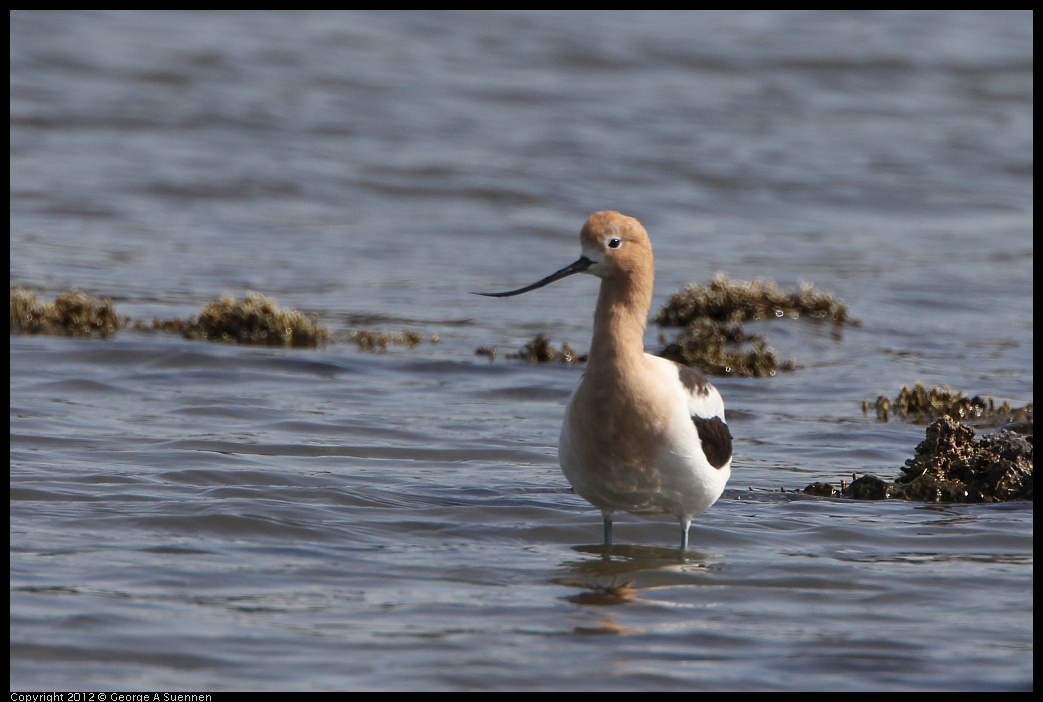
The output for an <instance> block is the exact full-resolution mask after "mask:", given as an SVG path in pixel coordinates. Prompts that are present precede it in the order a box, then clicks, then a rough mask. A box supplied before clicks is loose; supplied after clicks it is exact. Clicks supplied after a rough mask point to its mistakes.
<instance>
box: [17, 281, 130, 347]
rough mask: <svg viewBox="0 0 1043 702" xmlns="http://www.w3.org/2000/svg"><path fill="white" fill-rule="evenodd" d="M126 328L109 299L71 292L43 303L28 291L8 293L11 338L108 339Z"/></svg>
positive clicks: (124, 319)
mask: <svg viewBox="0 0 1043 702" xmlns="http://www.w3.org/2000/svg"><path fill="white" fill-rule="evenodd" d="M126 325H127V319H126V318H123V317H120V316H119V315H118V314H116V309H115V307H113V305H112V301H111V300H109V299H108V298H105V299H103V300H98V299H97V298H94V297H91V296H90V295H86V294H84V293H82V292H80V291H78V290H72V291H69V292H64V293H62V294H60V295H58V297H56V298H55V299H54V302H49V303H42V302H40V301H38V300H37V299H36V293H34V292H33V291H31V290H26V289H24V288H13V289H12V290H11V333H12V334H47V335H50V336H94V335H97V336H101V337H107V336H109V335H110V334H113V333H115V332H116V331H117V330H118V329H120V328H121V327H124V326H126Z"/></svg>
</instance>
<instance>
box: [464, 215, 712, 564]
mask: <svg viewBox="0 0 1043 702" xmlns="http://www.w3.org/2000/svg"><path fill="white" fill-rule="evenodd" d="M579 238H580V244H581V246H582V252H583V255H582V256H580V258H579V260H578V261H576V262H575V263H573V264H571V265H569V266H566V267H565V268H562V269H561V270H560V271H558V272H556V273H552V274H550V275H549V276H547V277H546V278H544V279H543V280H541V281H539V282H536V283H533V284H532V285H527V286H525V287H523V288H518V289H517V290H510V291H508V292H500V293H479V294H481V295H486V296H489V297H510V296H512V295H520V294H522V293H526V292H529V291H530V290H536V289H537V288H542V287H543V286H544V285H547V284H549V283H553V282H554V281H556V280H561V279H562V278H565V277H566V276H570V275H573V274H574V273H589V274H590V275H596V276H597V277H599V278H601V290H600V292H599V293H598V305H597V309H596V310H595V312H594V336H593V338H592V339H591V342H590V353H589V356H588V359H587V370H586V372H585V373H584V374H583V377H582V379H581V380H580V383H579V386H577V387H576V390H575V391H574V392H573V393H572V397H571V399H570V400H569V404H568V407H567V408H566V410H565V421H564V422H563V423H562V426H561V437H560V439H559V441H558V460H559V461H560V463H561V470H562V472H563V473H564V474H565V477H566V478H567V479H568V481H569V483H571V484H572V487H573V489H574V490H575V491H576V492H577V493H579V495H580V496H582V497H583V498H584V499H586V500H587V501H588V502H590V503H591V504H593V505H594V506H595V507H597V508H599V509H600V510H601V513H602V515H603V516H604V522H605V545H606V546H607V545H611V543H612V514H613V513H614V512H616V511H617V510H622V511H624V512H632V513H635V514H672V515H674V516H675V517H677V519H678V521H679V522H680V523H681V548H682V549H684V548H687V546H688V527H689V525H690V524H691V523H692V519H693V518H694V517H695V516H697V515H699V514H701V513H702V512H703V511H705V510H706V509H707V508H708V507H709V506H710V505H712V504H713V503H714V502H716V501H717V498H718V497H720V496H721V493H722V492H723V491H724V485H725V483H727V482H728V477H729V476H730V475H731V464H732V436H731V432H729V431H728V425H727V424H726V423H725V420H724V402H723V401H722V400H721V395H720V393H718V392H717V389H716V388H715V387H714V386H713V385H711V384H710V382H709V381H708V380H707V379H706V377H705V376H704V375H703V374H702V373H700V372H699V371H697V370H694V369H691V368H687V367H685V366H682V365H679V364H677V363H674V362H673V361H668V360H666V359H664V358H660V357H659V356H652V355H650V354H647V353H645V347H644V331H645V322H646V320H647V317H648V311H649V308H650V307H651V305H652V284H653V282H654V279H655V266H654V264H653V261H652V245H651V243H650V242H649V240H648V233H647V232H646V231H645V228H644V227H643V226H641V223H640V222H638V221H637V220H636V219H634V218H633V217H627V216H626V215H623V214H620V213H619V212H612V211H605V212H595V213H594V214H593V215H591V216H590V219H588V220H587V222H586V224H584V225H583V229H582V230H581V231H580V235H579Z"/></svg>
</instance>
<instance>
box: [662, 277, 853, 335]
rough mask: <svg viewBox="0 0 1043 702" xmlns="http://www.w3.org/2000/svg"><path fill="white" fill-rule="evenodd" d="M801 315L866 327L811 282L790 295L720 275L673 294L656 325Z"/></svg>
mask: <svg viewBox="0 0 1043 702" xmlns="http://www.w3.org/2000/svg"><path fill="white" fill-rule="evenodd" d="M801 316H808V317H811V318H812V319H816V320H829V321H831V322H833V324H835V325H837V326H840V325H843V324H849V325H851V326H856V327H857V326H861V324H862V323H861V322H860V321H859V320H858V319H855V318H853V317H851V316H849V315H848V310H847V305H845V304H843V303H842V302H838V301H837V300H836V299H834V297H833V296H832V295H829V294H827V293H822V292H819V291H818V290H816V289H815V286H814V285H813V284H811V283H807V282H804V283H801V284H800V285H799V286H798V288H797V290H794V291H793V292H788V293H787V292H783V291H781V290H779V288H778V286H777V285H775V283H774V282H773V281H770V280H761V279H758V280H747V281H744V282H741V283H733V282H731V281H730V280H728V277H727V276H725V275H724V274H720V273H719V274H717V276H716V277H714V279H713V280H712V281H710V283H709V284H708V285H693V284H689V285H687V286H686V287H685V288H684V289H682V290H681V291H680V292H676V293H674V294H673V295H671V296H670V299H669V300H668V301H667V303H666V304H665V305H664V306H663V308H662V309H660V310H659V313H658V314H657V315H656V318H655V322H656V324H658V325H660V326H663V327H683V326H686V325H688V324H691V323H693V322H695V321H696V320H699V319H711V320H714V321H717V322H730V323H732V324H741V323H743V322H751V321H755V320H760V319H777V318H780V317H791V318H793V319H796V318H798V317H801Z"/></svg>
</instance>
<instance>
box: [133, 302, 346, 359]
mask: <svg viewBox="0 0 1043 702" xmlns="http://www.w3.org/2000/svg"><path fill="white" fill-rule="evenodd" d="M153 328H157V329H162V330H164V331H179V332H181V333H182V334H183V335H184V336H185V337H186V338H189V339H200V340H204V341H221V342H226V343H232V344H256V345H260V346H296V347H300V346H311V347H315V346H318V345H319V344H325V343H328V342H330V341H333V334H332V333H331V332H330V331H329V330H327V329H325V328H323V327H319V326H317V325H316V323H315V320H314V319H313V318H311V317H308V316H307V315H305V314H304V313H303V312H301V311H300V310H287V309H280V308H279V307H278V306H277V305H276V303H275V300H272V299H271V298H267V297H265V296H264V295H261V294H259V293H249V294H247V296H246V298H245V299H242V300H240V299H237V298H235V297H233V296H231V295H223V296H222V297H221V298H219V299H216V300H211V301H210V302H209V303H208V304H207V305H206V307H204V308H203V310H202V312H200V314H199V317H198V318H191V319H189V320H188V321H187V322H184V321H182V320H180V319H177V320H172V321H163V320H155V321H154V322H153Z"/></svg>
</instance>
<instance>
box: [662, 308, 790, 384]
mask: <svg viewBox="0 0 1043 702" xmlns="http://www.w3.org/2000/svg"><path fill="white" fill-rule="evenodd" d="M660 341H661V342H662V341H663V340H662V339H660ZM659 355H660V356H662V357H663V358H668V359H670V360H671V361H676V362H678V363H682V364H684V365H687V366H697V367H698V368H700V369H702V370H703V371H705V372H707V373H710V374H712V375H726V374H729V373H735V374H736V375H741V376H745V377H750V378H763V377H766V376H772V375H775V373H776V372H777V371H779V370H783V371H791V370H793V369H794V368H796V361H794V360H793V359H789V360H786V361H782V362H781V363H780V362H779V360H778V356H777V355H776V353H775V349H773V348H771V347H770V346H768V342H767V341H766V340H765V338H764V337H763V336H761V335H759V334H747V333H746V330H745V329H743V328H742V325H741V324H733V323H729V322H719V321H716V320H711V319H700V320H696V321H695V322H693V323H691V324H689V325H688V326H687V327H685V329H684V330H683V331H682V332H681V333H680V334H678V335H677V336H676V337H675V338H674V340H673V341H672V342H670V343H667V344H666V345H665V346H663V348H662V350H660V351H659Z"/></svg>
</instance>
